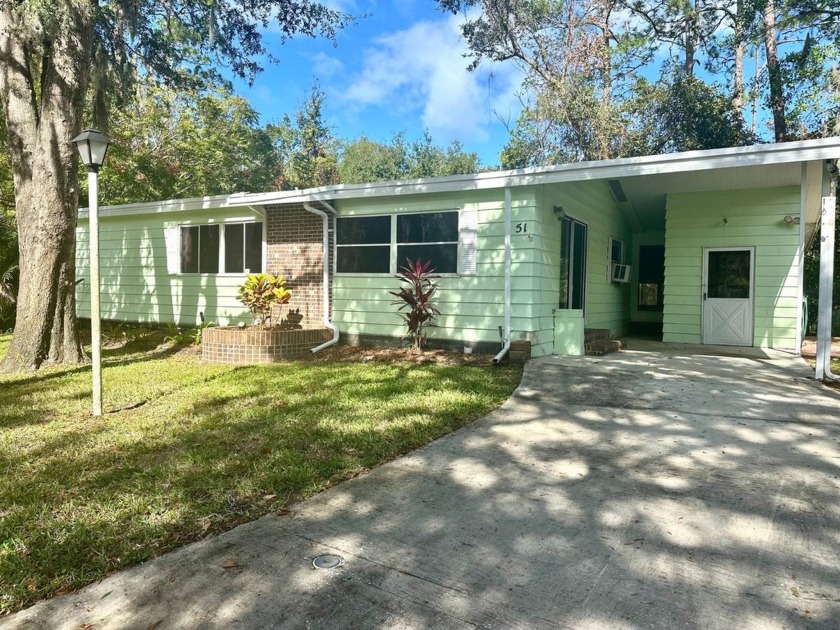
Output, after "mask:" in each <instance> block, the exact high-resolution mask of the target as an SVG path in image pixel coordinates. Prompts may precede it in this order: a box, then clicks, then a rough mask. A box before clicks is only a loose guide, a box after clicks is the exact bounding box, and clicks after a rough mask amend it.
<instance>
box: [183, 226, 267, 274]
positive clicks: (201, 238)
mask: <svg viewBox="0 0 840 630" xmlns="http://www.w3.org/2000/svg"><path fill="white" fill-rule="evenodd" d="M262 231H263V230H262V223H260V222H250V223H230V224H219V225H184V226H181V248H180V251H181V266H180V271H181V273H219V271H220V267H221V268H222V269H223V273H243V272H246V271H249V272H259V271H262V265H263V255H262V250H263V247H262Z"/></svg>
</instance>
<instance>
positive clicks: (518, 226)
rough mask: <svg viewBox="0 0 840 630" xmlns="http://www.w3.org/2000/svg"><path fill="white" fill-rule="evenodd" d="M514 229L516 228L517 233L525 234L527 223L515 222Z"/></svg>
mask: <svg viewBox="0 0 840 630" xmlns="http://www.w3.org/2000/svg"><path fill="white" fill-rule="evenodd" d="M515 229H516V233H517V234H527V233H528V224H527V223H517V224H516V228H515Z"/></svg>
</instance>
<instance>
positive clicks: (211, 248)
mask: <svg viewBox="0 0 840 630" xmlns="http://www.w3.org/2000/svg"><path fill="white" fill-rule="evenodd" d="M181 273H219V226H218V225H194V226H190V227H182V228H181Z"/></svg>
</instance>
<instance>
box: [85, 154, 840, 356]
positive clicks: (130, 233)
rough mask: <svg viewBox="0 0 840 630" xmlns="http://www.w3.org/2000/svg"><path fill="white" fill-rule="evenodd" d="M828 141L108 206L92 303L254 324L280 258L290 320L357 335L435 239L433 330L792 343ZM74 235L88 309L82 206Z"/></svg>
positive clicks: (395, 334)
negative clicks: (267, 278) (257, 276)
mask: <svg viewBox="0 0 840 630" xmlns="http://www.w3.org/2000/svg"><path fill="white" fill-rule="evenodd" d="M838 157H840V138H827V139H821V140H808V141H802V142H790V143H781V144H766V145H759V146H751V147H739V148H728V149H716V150H707V151H692V152H687V153H675V154H669V155H655V156H649V157H641V158H627V159H615V160H606V161H600V162H583V163H577V164H563V165H560V166H550V167H541V168H528V169H520V170H512V171H497V172H486V173H480V174H476V175H463V176H452V177H437V178H429V179H419V180H411V181H388V182H377V183H371V184H351V185H338V186H328V187H322V188H313V189H307V190H293V191H279V192H266V193H237V194H231V195H222V196H215V197H205V198H194V199H177V200H170V201H162V202H154V203H138V204H128V205H120V206H111V207H106V208H102V209H101V211H100V234H101V236H100V239H101V249H100V251H101V292H102V294H101V299H102V317H103V318H106V319H113V320H125V321H137V322H174V323H177V324H180V325H195V324H198V323H200V322H202V321H205V322H215V323H217V324H219V325H226V324H234V323H238V322H243V321H244V322H248V323H250V322H251V317H250V314H249V313H248V312H247V311H246V310H245V309H244V307H243V306H242V304H240V303H239V302H238V301H237V298H236V294H237V290H238V287H239V286H240V284H241V283H242V281H243V280H244V276H245V273H246V272H248V271H250V272H257V271H266V272H269V273H273V274H283V275H285V276H286V277H287V279H288V281H289V286H290V288H292V290H293V299H292V301H291V302H290V304H289V305H288V308H287V309H286V310H285V316H286V318H288V319H290V320H291V321H292V323H295V324H298V325H300V326H303V327H323V326H324V325H325V323H324V322H325V316H326V322H327V323H328V324H331V325H333V326H335V327H337V329H338V331H339V332H340V335H341V337H342V338H343V339H345V340H348V341H350V342H358V341H361V342H365V341H377V340H378V341H383V340H394V339H399V338H400V337H402V335H403V334H404V326H403V324H402V321H401V320H400V318H399V317H398V315H397V310H396V307H395V306H394V305H393V304H392V302H393V299H394V298H393V297H392V296H391V295H390V293H389V291H392V290H395V289H396V288H397V287H398V286H399V282H398V280H397V279H396V278H395V273H396V272H397V271H398V268H399V267H400V266H401V265H402V264H403V263H404V261H405V259H406V258H412V259H416V258H423V259H426V258H431V260H432V261H433V266H434V268H435V269H436V271H437V273H438V274H439V275H440V280H439V283H440V291H439V297H438V306H439V308H440V311H441V315H440V317H439V318H438V326H437V327H436V328H433V329H431V330H430V334H429V341H430V343H437V344H450V345H453V346H456V347H459V348H460V347H471V348H479V349H489V350H494V351H499V350H500V349H501V348H502V346H503V345H504V344H505V343H509V342H510V341H511V340H514V341H515V340H519V339H523V340H528V341H530V342H531V345H532V353H533V355H534V356H540V355H548V354H553V353H571V354H579V353H581V352H582V351H583V338H584V329H601V330H607V331H609V334H610V335H612V336H619V335H624V334H626V333H627V332H628V330H630V329H631V328H634V327H647V328H649V329H650V330H652V331H656V334H661V336H662V340H663V341H665V342H677V343H704V344H728V345H735V346H756V347H762V348H775V349H779V350H785V351H791V352H795V351H797V350H798V348H799V347H800V342H801V337H802V320H803V256H804V252H805V250H806V247H807V245H808V244H809V243H810V241H811V240H812V239H813V237H814V234H815V230H816V228H817V226H818V224H819V220H820V204H821V198H822V197H823V196H824V195H826V194H827V192H826V191H827V190H828V188H827V187H828V185H829V176H828V173H827V165H828V163H829V162H830V163H831V164H833V163H834V161H835V160H836V158H838ZM78 237H79V238H78V254H77V262H78V273H79V276H80V277H81V278H84V281H83V282H81V283H80V284H79V285H78V296H77V297H78V311H79V316H80V317H87V316H88V315H89V308H90V289H89V287H90V284H89V282H88V279H87V274H88V255H89V251H88V242H89V241H88V234H87V212H86V211H84V210H83V211H82V212H81V213H80V219H79V227H78ZM325 271H326V273H325ZM325 287H326V288H327V290H326V297H327V299H326V300H325V299H324V298H325V290H324V289H325ZM325 307H326V312H325Z"/></svg>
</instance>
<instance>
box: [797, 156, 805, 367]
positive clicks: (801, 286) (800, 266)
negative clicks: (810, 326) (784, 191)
mask: <svg viewBox="0 0 840 630" xmlns="http://www.w3.org/2000/svg"><path fill="white" fill-rule="evenodd" d="M807 182H808V165H807V164H805V163H803V164H802V179H801V181H800V186H799V225H798V226H797V227H798V228H799V242H798V243H797V245H796V265H797V274H796V275H797V278H796V348H795V352H796V354H799V353H800V352H801V351H802V337H803V334H802V326H803V322H802V318H803V317H804V316H805V309H804V308H802V302H803V300H804V299H805V230H806V229H807V226H806V224H805V221H806V212H805V208H806V205H807V201H808V186H807ZM806 325H807V322H806Z"/></svg>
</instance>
